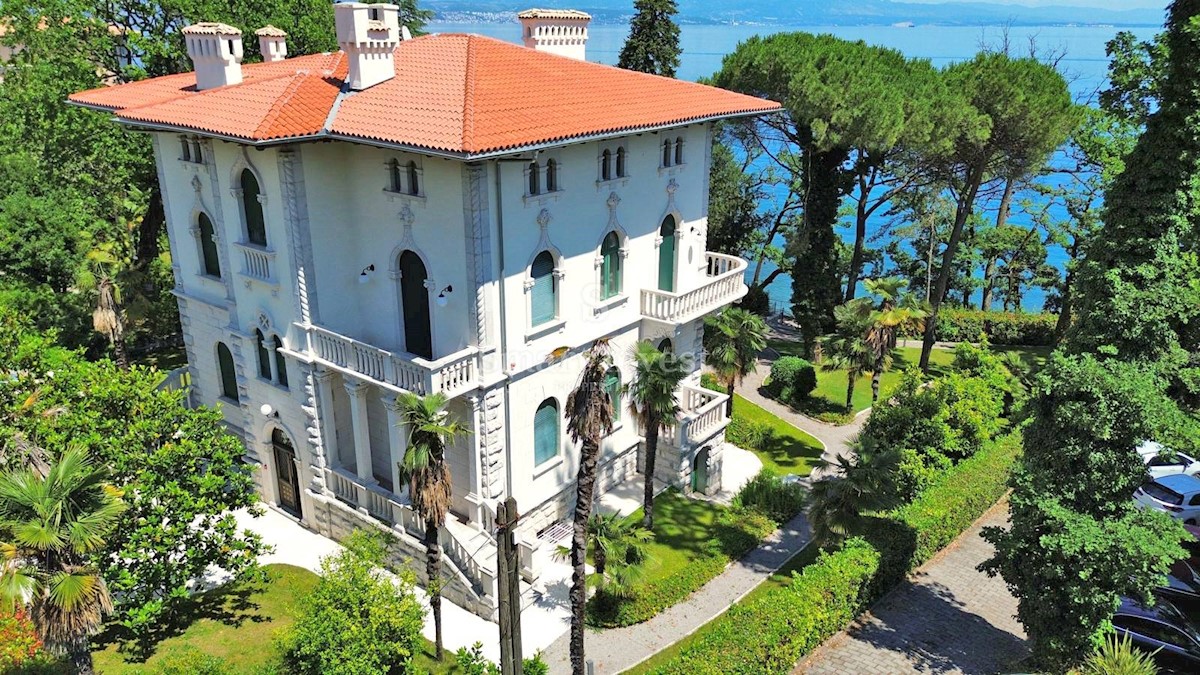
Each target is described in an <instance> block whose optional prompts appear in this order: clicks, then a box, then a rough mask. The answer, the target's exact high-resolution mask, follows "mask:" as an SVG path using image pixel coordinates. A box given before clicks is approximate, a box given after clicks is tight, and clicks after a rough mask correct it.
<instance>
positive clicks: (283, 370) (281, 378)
mask: <svg viewBox="0 0 1200 675" xmlns="http://www.w3.org/2000/svg"><path fill="white" fill-rule="evenodd" d="M271 345H272V348H273V349H274V351H275V380H276V381H277V382H279V386H281V387H284V388H287V386H288V378H287V357H285V356H284V355H283V352H282V351H280V350H282V349H283V340H280V339H279V336H278V335H276V336H275V337H274V338H273V339H272V340H271Z"/></svg>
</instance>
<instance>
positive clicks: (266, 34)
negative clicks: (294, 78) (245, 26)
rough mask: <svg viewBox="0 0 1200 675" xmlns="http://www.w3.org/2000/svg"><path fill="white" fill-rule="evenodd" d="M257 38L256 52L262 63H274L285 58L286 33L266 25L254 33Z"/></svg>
mask: <svg viewBox="0 0 1200 675" xmlns="http://www.w3.org/2000/svg"><path fill="white" fill-rule="evenodd" d="M254 34H255V35H257V36H258V51H260V52H262V57H263V62H264V63H274V62H276V61H282V60H284V59H286V58H287V33H285V32H283V31H282V30H279V29H278V28H276V27H275V26H272V25H270V24H267V25H265V26H263V27H262V28H259V29H258V30H256V31H254Z"/></svg>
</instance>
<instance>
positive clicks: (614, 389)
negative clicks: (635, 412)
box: [604, 366, 624, 422]
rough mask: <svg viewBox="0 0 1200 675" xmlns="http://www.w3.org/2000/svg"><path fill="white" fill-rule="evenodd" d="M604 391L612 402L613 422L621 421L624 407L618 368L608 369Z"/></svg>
mask: <svg viewBox="0 0 1200 675" xmlns="http://www.w3.org/2000/svg"><path fill="white" fill-rule="evenodd" d="M604 391H606V392H608V398H609V399H610V400H612V407H613V421H614V422H620V421H621V409H622V408H623V407H624V406H623V405H622V403H621V371H620V370H618V369H617V367H616V366H613V367H612V368H609V369H608V372H607V373H605V374H604Z"/></svg>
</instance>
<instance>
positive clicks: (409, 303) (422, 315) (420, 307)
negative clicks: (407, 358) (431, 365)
mask: <svg viewBox="0 0 1200 675" xmlns="http://www.w3.org/2000/svg"><path fill="white" fill-rule="evenodd" d="M427 277H428V275H427V274H426V273H425V263H423V262H421V257H420V256H418V255H417V254H416V253H413V252H412V251H405V252H404V253H402V254H400V299H401V302H403V304H404V349H405V351H407V352H408V353H409V354H416V355H417V356H420V357H423V358H426V359H432V358H433V338H432V335H431V334H430V329H429V291H428V290H427V289H426V288H425V279H426V278H427Z"/></svg>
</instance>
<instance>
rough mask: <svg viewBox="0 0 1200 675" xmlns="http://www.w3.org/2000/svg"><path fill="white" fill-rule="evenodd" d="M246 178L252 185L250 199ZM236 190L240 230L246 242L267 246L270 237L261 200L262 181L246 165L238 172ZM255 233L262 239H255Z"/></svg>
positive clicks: (252, 244)
mask: <svg viewBox="0 0 1200 675" xmlns="http://www.w3.org/2000/svg"><path fill="white" fill-rule="evenodd" d="M247 178H249V179H250V181H251V182H252V184H253V187H254V190H253V199H251V195H250V192H251V191H250V190H249V189H248V188H247V185H248V184H249V183H248V181H247ZM238 190H239V192H238V202H239V204H240V206H241V211H242V230H243V234H245V236H246V243H247V244H249V245H251V246H257V247H259V248H263V249H266V248H269V247H270V238H269V237H268V236H267V210H266V208H265V204H263V200H262V194H263V189H262V181H260V180H259V179H258V175H257V174H255V173H254V171H252V170H251V169H250V167H248V166H247V167H245V168H243V169H242V171H241V173H239V174H238ZM252 214H257V217H256V218H255V217H252ZM251 225H255V227H254V228H252V227H251ZM255 234H260V235H261V237H262V241H257V240H256V239H255V236H254V235H255Z"/></svg>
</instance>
